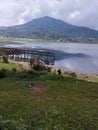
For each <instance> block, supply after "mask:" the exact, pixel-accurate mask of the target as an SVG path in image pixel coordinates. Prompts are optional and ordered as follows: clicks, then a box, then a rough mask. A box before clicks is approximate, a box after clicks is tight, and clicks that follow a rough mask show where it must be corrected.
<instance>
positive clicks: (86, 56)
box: [0, 42, 98, 74]
mask: <svg viewBox="0 0 98 130" xmlns="http://www.w3.org/2000/svg"><path fill="white" fill-rule="evenodd" d="M0 46H5V47H19V48H32V49H33V48H37V49H47V50H50V51H51V52H54V53H55V55H56V62H55V65H54V66H56V67H61V68H68V69H70V70H73V71H78V72H84V73H95V74H98V44H80V43H77V44H76V43H72V44H71V43H15V42H13V43H12V42H10V43H9V42H1V43H0Z"/></svg>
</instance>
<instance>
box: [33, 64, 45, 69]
mask: <svg viewBox="0 0 98 130" xmlns="http://www.w3.org/2000/svg"><path fill="white" fill-rule="evenodd" d="M33 69H34V70H35V71H43V70H45V69H46V67H45V66H42V65H40V64H35V65H33Z"/></svg>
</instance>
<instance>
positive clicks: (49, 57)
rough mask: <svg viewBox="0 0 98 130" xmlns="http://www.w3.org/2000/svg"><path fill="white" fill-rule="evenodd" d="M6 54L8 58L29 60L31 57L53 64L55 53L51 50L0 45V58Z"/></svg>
mask: <svg viewBox="0 0 98 130" xmlns="http://www.w3.org/2000/svg"><path fill="white" fill-rule="evenodd" d="M3 55H6V56H7V57H8V58H9V59H12V60H16V61H25V62H29V60H30V59H31V58H33V59H34V60H35V61H39V62H41V63H44V64H46V65H54V62H55V55H54V53H52V52H48V51H44V50H37V49H33V50H31V49H20V48H6V47H0V58H2V56H3Z"/></svg>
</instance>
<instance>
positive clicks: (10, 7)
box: [0, 0, 98, 29]
mask: <svg viewBox="0 0 98 130" xmlns="http://www.w3.org/2000/svg"><path fill="white" fill-rule="evenodd" d="M97 8H98V0H91V1H90V0H0V26H3V25H16V24H22V23H25V22H28V21H30V20H32V19H34V18H39V17H43V16H52V17H55V18H58V19H62V20H64V21H66V22H68V23H71V24H74V25H79V26H87V27H91V28H95V29H98V24H97V19H98V14H97Z"/></svg>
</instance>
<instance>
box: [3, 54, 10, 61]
mask: <svg viewBox="0 0 98 130" xmlns="http://www.w3.org/2000/svg"><path fill="white" fill-rule="evenodd" d="M2 59H3V62H4V63H9V62H8V58H7V56H5V55H4V56H3V57H2Z"/></svg>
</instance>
